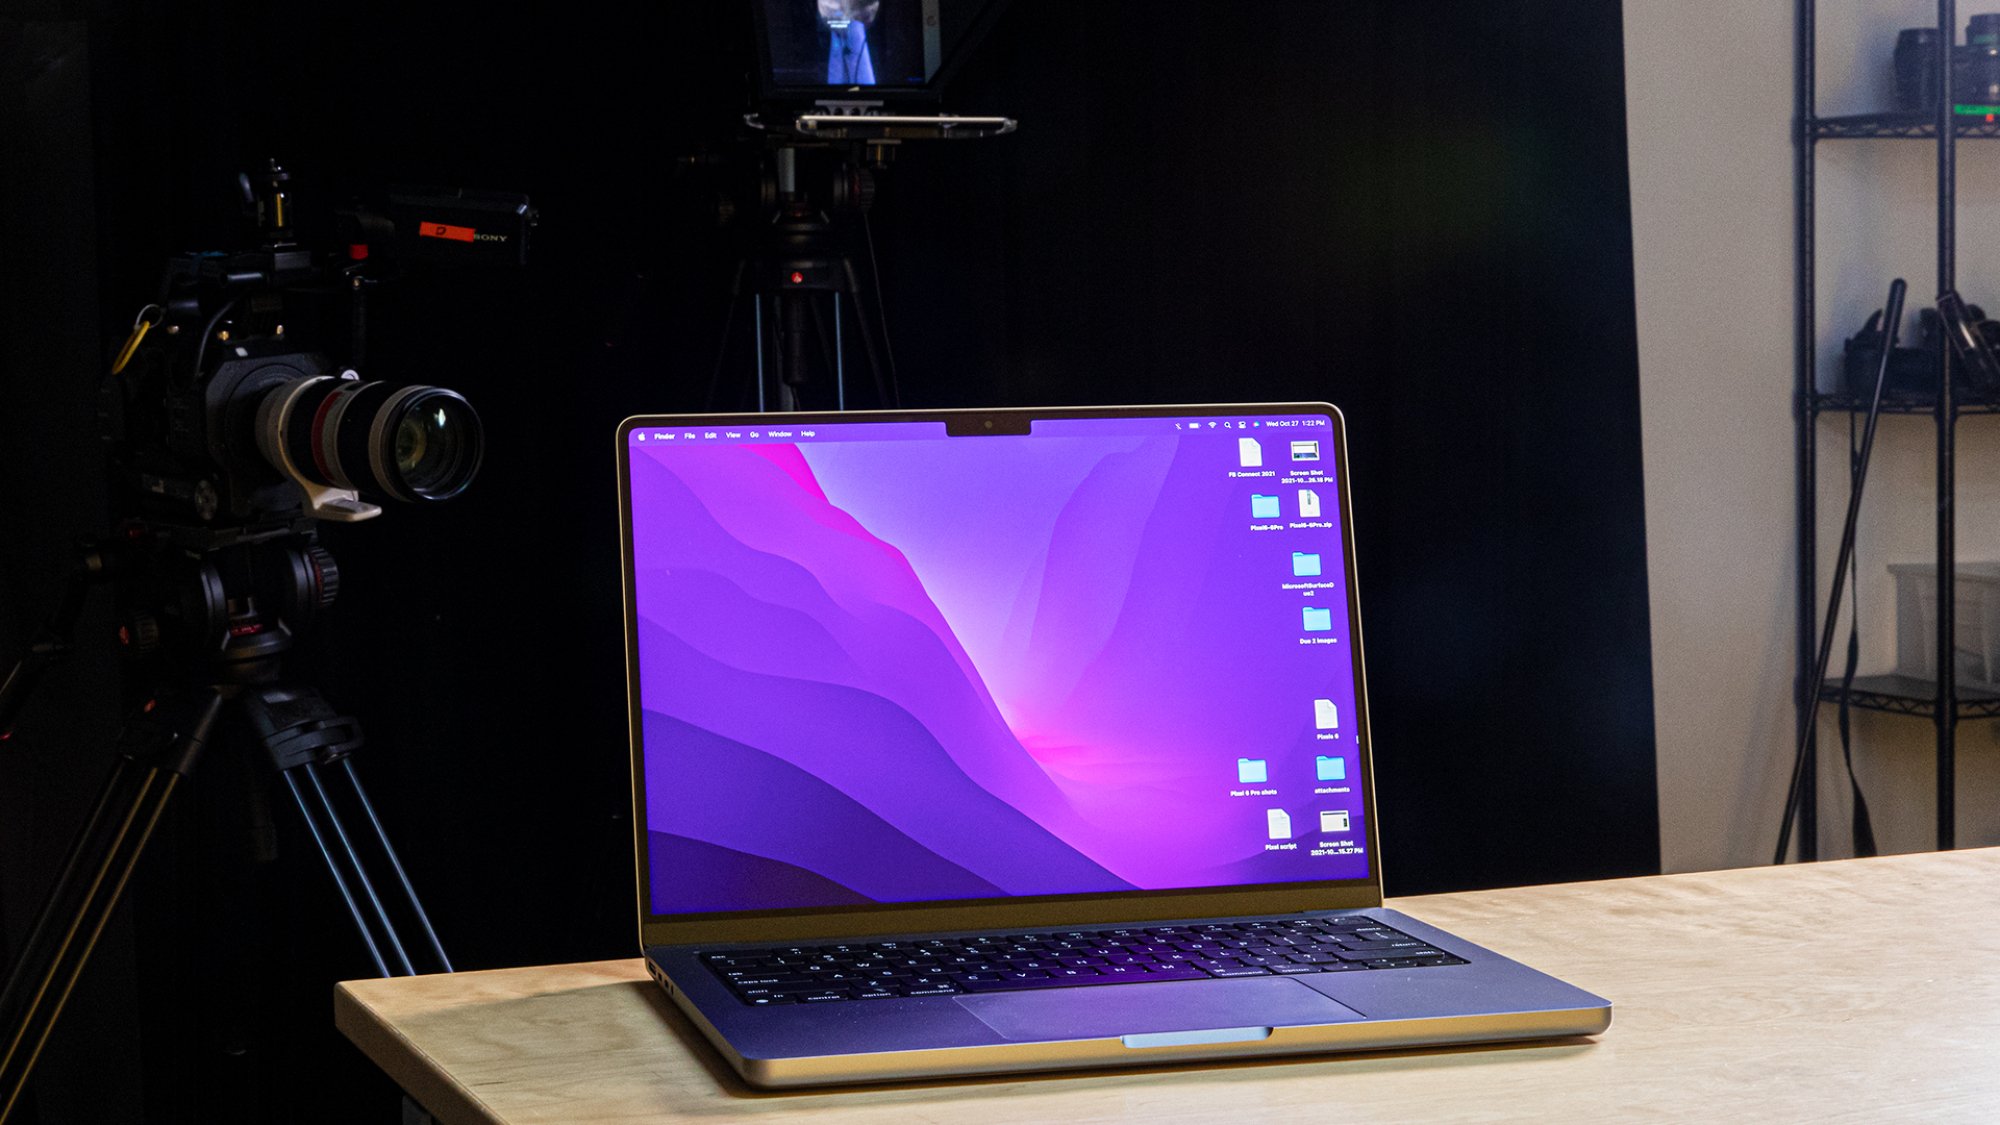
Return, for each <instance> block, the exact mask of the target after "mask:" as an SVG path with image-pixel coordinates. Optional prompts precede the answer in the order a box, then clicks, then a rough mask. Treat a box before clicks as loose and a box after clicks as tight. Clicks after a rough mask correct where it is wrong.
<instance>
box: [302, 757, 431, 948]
mask: <svg viewBox="0 0 2000 1125" xmlns="http://www.w3.org/2000/svg"><path fill="white" fill-rule="evenodd" d="M305 775H306V780H307V781H309V782H311V783H312V790H313V795H314V796H316V797H318V798H319V804H320V808H322V809H324V810H325V811H326V820H327V823H328V824H329V825H331V826H332V827H333V838H334V839H335V840H336V841H338V842H339V844H340V851H341V854H342V855H344V856H346V857H347V865H348V868H349V869H350V870H352V871H353V872H354V881H355V882H356V883H357V884H359V885H360V887H361V893H362V894H363V895H366V896H367V898H368V905H369V906H370V907H371V908H373V910H374V911H375V920H376V921H377V922H378V923H380V924H381V926H382V936H383V937H384V938H385V939H387V941H388V942H389V949H390V951H391V952H393V953H394V954H395V955H396V964H397V965H398V966H399V967H401V968H402V970H403V975H404V976H415V975H417V970H416V969H415V968H413V967H412V966H411V965H410V955H409V954H408V953H406V952H404V951H403V939H402V938H400V937H398V936H397V935H396V924H395V923H394V922H392V921H390V920H389V911H388V909H387V908H386V907H384V906H383V905H382V896H381V895H379V894H377V893H376V892H375V881H374V880H373V879H370V878H369V877H368V868H367V867H366V866H364V865H363V864H362V862H361V856H360V853H358V852H356V851H355V850H354V841H353V839H352V838H350V837H349V836H348V834H347V825H346V824H345V823H343V822H342V821H341V819H340V810H339V809H336V808H335V807H334V805H333V798H331V797H329V796H327V793H326V785H325V784H324V783H322V782H321V781H320V779H319V767H318V766H317V765H315V764H312V763H307V765H306V766H305Z"/></svg>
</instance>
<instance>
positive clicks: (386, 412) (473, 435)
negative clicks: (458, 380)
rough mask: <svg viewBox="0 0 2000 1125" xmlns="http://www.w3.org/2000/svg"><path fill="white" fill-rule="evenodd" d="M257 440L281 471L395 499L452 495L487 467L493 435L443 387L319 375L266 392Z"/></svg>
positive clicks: (467, 405) (259, 412)
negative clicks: (481, 465) (482, 460)
mask: <svg viewBox="0 0 2000 1125" xmlns="http://www.w3.org/2000/svg"><path fill="white" fill-rule="evenodd" d="M257 444H258V448H259V449H260V450H262V451H263V453H264V457H265V459H266V460H267V461H270V462H271V464H272V465H274V466H275V467H277V468H278V469H279V470H281V471H284V472H287V473H295V474H296V475H298V476H302V477H304V478H306V479H308V480H310V481H312V482H314V483H316V484H321V485H326V486H329V487H333V488H347V489H354V490H356V491H359V492H363V493H368V494H371V495H376V496H387V497H389V498H390V499H392V500H405V501H419V500H449V499H451V498H452V497H454V496H456V495H458V494H459V493H461V492H463V491H465V488H466V486H467V485H469V484H471V483H472V478H473V476H474V475H475V474H477V473H478V471H479V462H480V458H481V456H482V455H483V453H484V450H485V444H486V443H485V433H484V430H483V429H482V428H481V426H480V424H479V416H478V415H477V414H475V413H473V410H472V404H470V403H468V402H466V401H465V399H464V397H463V396H461V395H459V394H458V393H457V392H456V391H448V390H445V389H444V388H443V387H426V386H398V385H396V384H393V383H363V382H359V381H356V380H353V379H336V378H333V377H331V376H319V377H316V378H311V379H300V380H297V381H295V382H290V383H286V384H284V385H282V386H279V387H275V388H273V389H271V390H270V391H268V392H266V394H265V396H264V399H263V401H262V402H260V403H259V404H258V408H257Z"/></svg>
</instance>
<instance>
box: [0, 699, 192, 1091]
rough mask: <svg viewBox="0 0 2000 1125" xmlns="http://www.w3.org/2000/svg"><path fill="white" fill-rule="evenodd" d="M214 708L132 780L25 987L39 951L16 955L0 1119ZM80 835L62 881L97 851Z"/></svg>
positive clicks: (2, 1057) (1, 1068) (96, 820)
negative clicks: (84, 882)
mask: <svg viewBox="0 0 2000 1125" xmlns="http://www.w3.org/2000/svg"><path fill="white" fill-rule="evenodd" d="M222 703H223V697H222V695H221V693H219V692H211V693H210V694H209V696H208V698H207V700H206V701H205V703H204V704H203V706H202V710H201V712H200V715H199V717H198V718H197V719H196V720H195V724H194V726H192V727H191V728H189V730H188V733H187V735H186V736H184V737H183V738H182V739H181V740H180V743H179V745H178V747H177V748H176V749H175V750H174V752H173V753H171V754H170V755H168V757H167V759H166V760H165V761H164V762H163V763H162V764H160V765H157V766H154V767H153V768H152V769H151V770H149V771H147V773H146V775H145V777H144V778H143V779H142V780H141V781H140V783H139V787H138V791H137V792H136V793H135V794H134V795H133V797H132V800H131V804H130V806H129V807H128V808H127V809H126V810H125V813H124V815H123V816H122V817H119V818H117V828H116V832H115V834H114V835H113V836H112V838H111V840H110V841H109V842H108V843H106V844H104V845H103V847H102V851H103V855H102V857H101V859H99V860H98V862H97V864H96V870H95V871H94V872H93V873H92V874H91V877H90V882H89V885H88V886H87V887H86V888H84V891H83V898H82V901H80V902H79V903H77V904H76V906H75V909H74V910H73V911H72V912H71V914H70V917H69V921H68V925H67V926H66V927H64V929H63V934H62V938H61V940H60V941H59V942H58V943H57V945H56V948H55V949H54V950H53V951H51V952H50V953H49V954H48V955H47V956H48V963H47V965H46V966H44V967H43V969H42V972H41V976H40V978H39V979H38V980H36V981H35V982H34V983H33V984H32V985H29V984H28V983H27V978H26V976H25V975H24V974H27V973H29V972H31V971H32V968H31V966H32V965H33V964H34V963H35V961H36V960H38V959H39V958H40V956H41V954H42V951H41V950H40V949H37V948H34V947H33V946H32V945H31V946H30V947H29V948H27V949H23V950H22V952H21V959H20V960H19V961H18V962H17V964H16V966H15V969H14V972H13V973H12V974H10V975H9V979H8V982H7V987H6V990H5V994H6V995H7V996H9V997H12V998H16V999H18V998H19V997H21V996H23V995H26V996H27V1001H26V1004H25V1005H24V1006H23V1009H22V1010H21V1011H20V1012H19V1014H18V1016H16V1015H14V1014H13V1013H8V1016H9V1018H10V1020H11V1021H12V1022H11V1024H10V1026H8V1027H7V1028H4V1029H0V1035H4V1036H5V1038H6V1046H5V1049H4V1050H0V1121H4V1120H5V1119H6V1117H7V1115H8V1114H9V1113H11V1112H12V1111H13V1108H14V1105H15V1103H16V1102H17V1101H18V1100H19V1099H20V1096H21V1092H22V1091H23V1090H25V1089H26V1088H27V1084H28V1076H29V1075H30V1074H31V1073H33V1071H34V1068H35V1063H36V1061H37V1060H39V1059H40V1058H41V1054H42V1047H43V1046H44V1045H45V1044H46V1043H47V1042H48V1038H49V1033H50V1032H51V1031H53V1030H54V1029H55V1023H56V1020H57V1019H58V1018H59V1017H60V1016H61V1015H62V1010H63V1006H64V1005H65V1004H67V1003H68V1002H69V997H70V993H71V991H72V990H73V989H74V988H75V987H76V982H77V978H78V977H79V976H81V975H82V973H83V967H84V965H85V964H86V963H87V962H88V961H89V960H90V955H91V953H92V951H93V950H95V949H96V947H97V939H98V938H99V937H100V936H101V935H102V934H103V933H104V926H105V923H106V922H108V921H110V919H111V913H112V911H113V910H115V909H116V908H117V906H118V900H119V898H120V897H121V896H122V895H123V894H124V892H125V885H126V883H127V882H129V881H130V879H131V877H132V871H133V868H135V867H136V866H137V865H138V862H139V857H140V856H142V855H144V854H145V851H146V845H147V844H148V843H149V842H150V841H151V840H152V837H153V830H154V829H155V828H156V827H157V826H158V825H159V822H160V814H161V813H163V812H165V811H166V807H167V802H168V801H170V800H172V798H173V795H174V787H175V786H176V785H177V784H178V783H179V781H180V779H181V777H182V776H183V775H184V774H185V773H186V772H187V771H188V770H190V769H192V768H193V765H194V763H195V761H196V760H197V759H198V758H199V757H200V755H201V750H202V748H203V747H204V746H206V745H207V744H208V738H209V735H210V733H211V732H212V731H213V730H214V729H215V720H216V716H217V715H219V714H220V713H221V711H222ZM126 772H127V771H126V770H124V769H122V768H121V769H118V770H114V771H113V773H112V777H111V778H110V779H109V781H108V782H107V784H111V783H119V784H122V782H123V779H124V777H125V775H126ZM100 803H101V804H102V805H103V806H104V807H102V808H101V809H100V810H99V812H98V813H93V814H92V821H93V824H92V826H91V827H93V828H95V829H99V830H101V829H103V828H106V827H109V826H110V824H111V820H110V819H109V818H107V817H102V816H100V815H99V813H103V812H109V809H110V803H109V800H108V799H107V800H101V801H100ZM88 835H89V837H91V838H85V837H81V836H80V837H79V838H78V841H77V844H78V849H77V855H73V856H72V857H71V858H70V860H69V861H66V862H65V863H64V879H65V880H67V879H69V878H70V877H71V876H73V875H75V874H80V873H81V870H82V865H83V864H84V863H87V862H88V860H87V859H82V860H80V859H79V858H78V856H81V855H83V854H85V853H88V852H93V851H95V850H97V844H98V841H96V840H95V839H94V836H95V835H96V832H90V833H88ZM74 893H75V891H74V888H72V887H65V886H63V885H61V883H59V884H58V886H57V887H56V889H55V894H54V896H52V900H51V901H52V903H53V902H54V901H56V900H57V899H59V898H68V897H70V896H72V895H73V894H74ZM38 929H40V927H38ZM50 933H53V929H42V930H41V935H42V936H43V937H44V939H45V938H46V935H47V934H50Z"/></svg>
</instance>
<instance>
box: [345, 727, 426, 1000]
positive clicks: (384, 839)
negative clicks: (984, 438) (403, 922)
mask: <svg viewBox="0 0 2000 1125" xmlns="http://www.w3.org/2000/svg"><path fill="white" fill-rule="evenodd" d="M340 765H341V770H342V772H344V773H346V774H347V783H348V784H349V785H350V786H352V787H353V788H354V799H355V800H356V801H358V802H360V804H361V811H362V812H364V813H366V814H367V816H368V823H369V825H370V826H371V827H373V828H374V830H375V842H376V843H377V844H379V845H381V848H382V854H383V855H384V856H387V857H388V859H389V867H390V869H391V870H393V871H395V873H396V881H397V882H398V883H400V884H402V887H403V897H405V898H406V899H408V900H409V903H410V910H411V911H412V912H413V913H415V914H416V916H417V924H418V925H419V926H422V927H423V930H424V937H425V939H426V940H428V941H429V943H430V947H431V953H432V955H434V956H435V957H436V958H437V959H438V964H439V965H440V966H441V967H442V968H443V969H444V971H445V972H447V973H449V972H451V971H452V967H451V958H449V957H446V956H445V955H444V943H443V942H440V941H439V940H438V936H437V931H436V930H434V929H432V928H431V918H430V915H429V914H427V913H425V912H424V904H423V903H421V902H419V901H417V889H416V887H414V886H412V885H411V883H410V876H409V875H408V873H406V872H405V871H404V870H403V861H402V859H401V858H400V857H399V856H397V855H396V849H395V848H394V847H392V846H390V844H389V833H388V832H387V831H385V830H384V829H383V827H382V818H381V817H379V816H376V815H375V803H374V802H373V801H370V800H369V799H368V793H367V791H366V790H364V789H362V788H361V775H360V774H358V773H355V772H354V760H353V759H352V758H342V759H341V760H340Z"/></svg>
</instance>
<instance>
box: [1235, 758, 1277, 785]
mask: <svg viewBox="0 0 2000 1125" xmlns="http://www.w3.org/2000/svg"><path fill="white" fill-rule="evenodd" d="M1236 780H1237V781H1239V782H1241V783H1242V784H1244V785H1264V784H1266V783H1268V782H1269V781H1270V780H1271V771H1270V767H1268V766H1266V765H1265V764H1264V759H1262V758H1238V759H1236Z"/></svg>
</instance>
